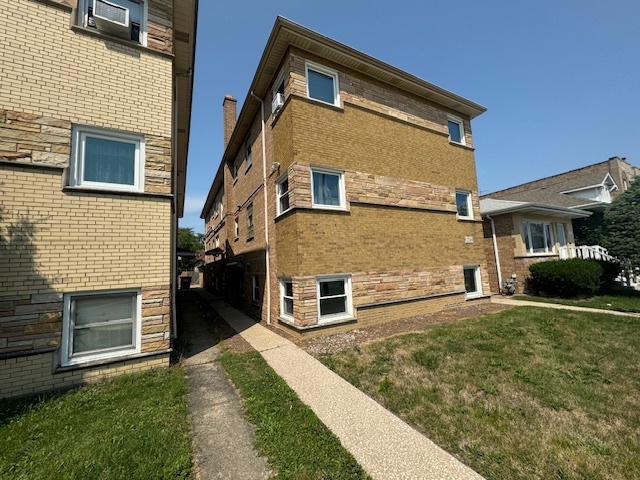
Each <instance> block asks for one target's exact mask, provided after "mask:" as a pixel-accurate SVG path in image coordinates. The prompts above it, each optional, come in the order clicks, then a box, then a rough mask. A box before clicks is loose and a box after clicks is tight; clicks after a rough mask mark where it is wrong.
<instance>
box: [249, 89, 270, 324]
mask: <svg viewBox="0 0 640 480" xmlns="http://www.w3.org/2000/svg"><path fill="white" fill-rule="evenodd" d="M250 95H251V96H252V97H253V98H255V99H256V100H258V101H259V102H260V117H261V122H262V123H261V128H262V131H261V136H262V191H263V194H264V195H263V196H264V255H265V281H264V290H265V297H267V325H271V265H270V262H269V215H268V213H267V207H268V202H267V145H266V142H265V133H264V129H265V123H264V102H263V101H262V99H261V98H260V97H258V96H256V95H255V94H254V93H253V90H251V92H250Z"/></svg>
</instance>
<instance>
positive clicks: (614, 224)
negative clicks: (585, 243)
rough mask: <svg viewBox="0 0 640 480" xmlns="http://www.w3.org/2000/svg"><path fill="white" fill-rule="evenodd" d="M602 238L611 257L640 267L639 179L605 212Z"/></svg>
mask: <svg viewBox="0 0 640 480" xmlns="http://www.w3.org/2000/svg"><path fill="white" fill-rule="evenodd" d="M604 236H605V239H604V240H605V241H604V246H605V247H607V249H608V250H609V253H610V254H611V255H613V256H616V257H622V258H627V259H629V260H631V263H632V264H633V265H635V266H638V265H640V177H636V179H635V180H634V181H633V182H631V185H629V189H628V190H627V191H626V192H624V193H622V194H620V195H618V197H616V199H615V200H614V201H613V202H611V205H609V207H608V208H607V209H606V210H605V212H604Z"/></svg>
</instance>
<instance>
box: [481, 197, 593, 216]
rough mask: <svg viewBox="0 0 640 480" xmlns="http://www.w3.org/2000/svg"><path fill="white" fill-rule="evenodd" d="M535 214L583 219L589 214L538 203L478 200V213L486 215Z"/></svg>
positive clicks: (492, 199) (578, 210) (489, 199)
mask: <svg viewBox="0 0 640 480" xmlns="http://www.w3.org/2000/svg"><path fill="white" fill-rule="evenodd" d="M514 212H519V213H535V214H539V215H547V216H551V217H560V218H584V217H588V216H589V215H591V212H588V211H586V210H580V209H577V208H568V207H561V206H557V205H550V204H547V203H539V202H519V201H515V200H497V199H494V198H483V199H481V200H480V213H481V214H482V215H484V216H486V215H489V216H491V215H502V214H505V213H514Z"/></svg>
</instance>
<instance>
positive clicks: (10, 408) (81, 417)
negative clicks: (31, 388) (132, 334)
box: [0, 368, 192, 480]
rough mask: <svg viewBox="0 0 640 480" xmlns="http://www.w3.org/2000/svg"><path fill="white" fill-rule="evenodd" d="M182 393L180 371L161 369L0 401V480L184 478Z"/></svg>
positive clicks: (187, 448)
mask: <svg viewBox="0 0 640 480" xmlns="http://www.w3.org/2000/svg"><path fill="white" fill-rule="evenodd" d="M186 394H187V386H186V382H185V380H184V378H183V375H182V370H181V369H179V368H163V369H158V370H150V371H147V372H144V373H136V374H126V375H121V376H118V377H117V378H114V379H112V380H109V381H106V382H103V383H99V384H95V385H90V386H86V387H82V388H79V389H77V390H74V391H70V392H67V393H66V394H62V395H47V396H40V397H33V398H29V399H21V400H4V401H0V478H11V479H16V480H20V479H25V480H27V479H28V480H33V479H56V480H57V479H79V480H80V479H82V480H86V479H100V480H108V479H140V480H149V479H186V478H190V475H191V453H192V452H191V438H190V432H189V422H188V419H187V407H186Z"/></svg>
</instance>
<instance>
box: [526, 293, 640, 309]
mask: <svg viewBox="0 0 640 480" xmlns="http://www.w3.org/2000/svg"><path fill="white" fill-rule="evenodd" d="M514 299H515V300H527V301H530V302H543V303H557V304H559V305H571V306H574V307H585V308H598V309H600V310H614V311H617V312H627V313H640V292H639V291H637V290H630V289H629V290H624V291H620V292H615V293H610V294H607V295H598V296H595V297H590V298H585V299H581V300H573V299H566V298H554V297H536V296H533V295H518V296H516V297H514Z"/></svg>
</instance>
